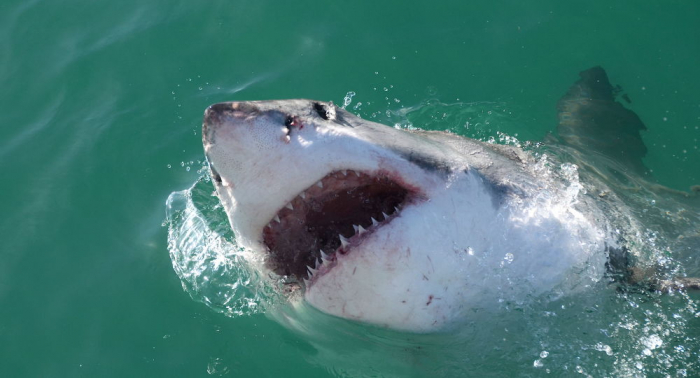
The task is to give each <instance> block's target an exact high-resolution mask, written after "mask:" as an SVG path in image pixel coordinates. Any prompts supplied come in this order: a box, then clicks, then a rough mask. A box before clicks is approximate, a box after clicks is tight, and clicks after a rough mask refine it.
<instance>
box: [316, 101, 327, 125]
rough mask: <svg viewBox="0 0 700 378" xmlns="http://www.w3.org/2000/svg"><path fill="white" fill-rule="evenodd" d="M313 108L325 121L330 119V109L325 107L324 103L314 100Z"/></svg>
mask: <svg viewBox="0 0 700 378" xmlns="http://www.w3.org/2000/svg"><path fill="white" fill-rule="evenodd" d="M314 110H315V111H316V113H318V115H319V116H320V117H321V118H323V119H325V120H326V121H328V120H330V119H331V111H330V110H328V109H327V108H326V106H325V105H323V104H321V103H320V102H314Z"/></svg>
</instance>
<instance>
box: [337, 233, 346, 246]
mask: <svg viewBox="0 0 700 378" xmlns="http://www.w3.org/2000/svg"><path fill="white" fill-rule="evenodd" d="M338 237H339V238H340V245H341V246H342V247H343V248H346V247H347V246H348V239H345V237H344V236H343V235H340V234H338Z"/></svg>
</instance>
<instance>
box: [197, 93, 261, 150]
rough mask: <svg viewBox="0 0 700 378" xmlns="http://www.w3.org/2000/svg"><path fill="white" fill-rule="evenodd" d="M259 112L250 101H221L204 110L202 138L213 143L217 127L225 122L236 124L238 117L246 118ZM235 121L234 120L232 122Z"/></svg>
mask: <svg viewBox="0 0 700 378" xmlns="http://www.w3.org/2000/svg"><path fill="white" fill-rule="evenodd" d="M257 113H258V107H257V106H255V105H254V104H251V103H249V102H220V103H217V104H214V105H210V106H209V107H208V108H207V109H206V110H205V111H204V121H203V123H202V139H203V140H204V141H205V142H209V143H213V142H214V139H215V134H216V129H217V128H219V127H221V126H222V125H224V124H232V125H236V124H239V123H240V122H235V121H236V120H237V119H246V118H249V117H250V116H253V115H255V114H257ZM232 121H233V122H232Z"/></svg>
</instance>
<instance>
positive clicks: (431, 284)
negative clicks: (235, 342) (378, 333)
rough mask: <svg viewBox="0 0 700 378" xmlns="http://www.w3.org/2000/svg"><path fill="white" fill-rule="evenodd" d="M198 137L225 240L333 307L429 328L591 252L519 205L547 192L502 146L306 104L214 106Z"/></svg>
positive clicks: (556, 222) (520, 158) (558, 276)
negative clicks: (227, 233)
mask: <svg viewBox="0 0 700 378" xmlns="http://www.w3.org/2000/svg"><path fill="white" fill-rule="evenodd" d="M203 143H204V149H205V153H206V156H207V160H208V162H209V166H210V170H211V175H212V181H213V182H214V185H215V187H216V191H217V195H218V197H219V198H220V200H221V202H222V204H223V206H224V209H225V210H226V213H227V215H228V218H229V221H230V223H231V226H232V228H233V231H234V233H235V236H236V241H237V242H238V243H239V244H240V245H241V246H243V247H245V248H248V249H250V250H252V251H254V252H256V253H259V254H260V255H261V256H263V257H264V261H265V263H264V265H265V269H269V270H271V271H272V272H274V273H276V274H277V275H279V276H285V277H287V278H288V279H290V280H292V281H296V282H298V283H299V285H300V286H301V287H302V288H303V290H304V291H303V293H304V294H303V295H304V299H305V300H306V301H307V302H308V303H309V304H311V305H312V306H314V307H316V308H318V309H319V310H321V311H323V312H326V313H329V314H332V315H336V316H339V317H343V318H347V319H354V320H359V321H363V322H368V323H372V324H376V325H380V326H386V327H390V328H394V329H400V330H409V331H418V332H425V331H431V330H435V329H440V328H443V327H444V326H446V325H448V324H451V323H453V322H454V321H455V320H456V319H462V318H464V315H465V313H467V312H468V311H470V310H471V309H473V308H475V307H479V306H482V305H483V302H484V299H485V298H491V299H493V298H495V297H498V296H499V295H500V296H502V295H510V294H508V293H513V292H516V291H518V292H519V291H521V290H525V291H527V292H528V293H535V294H536V293H541V292H543V291H545V290H549V289H551V288H553V287H556V286H557V285H559V284H561V282H563V281H566V274H567V271H569V270H570V269H572V267H576V266H579V267H580V266H581V265H582V264H585V263H586V262H587V261H588V259H589V257H590V256H591V255H592V254H593V253H594V251H599V250H601V248H602V247H601V240H600V235H599V232H598V231H599V230H597V229H595V227H593V226H592V225H591V223H590V222H589V221H587V220H586V219H583V218H581V217H578V218H577V217H573V218H572V216H571V214H570V213H567V211H570V210H571V209H564V210H561V209H559V210H557V209H556V206H553V207H551V208H548V209H547V210H539V209H536V208H535V207H528V206H524V205H523V204H527V203H532V202H536V201H538V200H539V201H546V200H547V198H550V199H551V197H552V196H549V195H548V196H544V197H542V198H540V197H539V196H537V193H536V192H535V188H538V187H541V186H542V185H543V183H542V182H540V181H538V179H537V178H536V177H535V176H533V175H532V174H531V173H529V172H528V171H527V169H524V167H526V166H527V162H526V160H527V157H525V156H524V155H523V154H522V153H521V152H518V151H516V150H514V149H513V150H510V149H508V148H507V147H503V146H491V145H488V144H484V143H480V142H477V141H473V140H468V139H465V138H457V137H455V136H452V135H449V134H445V133H427V132H407V131H404V130H399V129H395V128H391V127H387V126H384V125H380V124H376V123H373V122H368V121H366V120H363V119H361V118H359V117H357V116H355V115H353V114H351V113H349V112H347V111H345V110H344V109H341V108H338V107H336V106H334V105H333V104H332V103H324V102H318V101H310V100H284V101H260V102H228V103H219V104H215V105H212V106H210V107H209V108H208V109H207V110H206V111H205V115H204V124H203ZM538 198H539V199H538ZM540 207H541V206H540ZM538 211H543V212H542V213H540V212H538ZM533 212H535V213H536V214H534V213H533ZM533 214H534V215H533ZM572 219H576V220H575V221H572ZM538 232H542V233H541V234H542V235H544V236H540V235H539V234H537V233H538ZM542 238H545V239H546V240H545V239H542ZM601 261H602V260H601ZM515 281H517V285H514V284H512V283H513V282H515Z"/></svg>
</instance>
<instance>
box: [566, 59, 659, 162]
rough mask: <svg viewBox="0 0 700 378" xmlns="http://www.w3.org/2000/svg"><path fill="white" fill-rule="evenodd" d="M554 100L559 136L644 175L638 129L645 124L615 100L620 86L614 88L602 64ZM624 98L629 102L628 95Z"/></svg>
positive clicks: (588, 71) (574, 145) (643, 151)
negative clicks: (555, 101) (557, 113)
mask: <svg viewBox="0 0 700 378" xmlns="http://www.w3.org/2000/svg"><path fill="white" fill-rule="evenodd" d="M579 76H581V79H580V80H578V81H577V82H575V83H574V84H573V85H572V86H571V87H570V88H569V90H568V92H566V94H565V95H564V96H563V97H562V98H561V99H560V100H559V102H558V103H557V110H558V112H559V126H558V127H557V131H558V133H559V137H560V138H561V139H562V140H563V141H564V142H565V143H567V144H568V145H570V146H572V147H575V148H577V149H579V150H581V151H583V152H586V151H590V152H597V153H600V154H603V155H605V156H607V157H609V158H611V159H613V160H615V161H617V162H619V163H621V164H623V165H624V166H626V167H627V168H628V169H629V170H630V171H632V172H635V173H638V174H645V173H647V169H646V167H644V163H643V162H642V158H643V157H644V156H645V155H646V152H647V148H646V146H645V145H644V142H643V141H642V138H641V135H640V134H639V132H640V131H641V130H646V127H645V126H644V124H643V123H642V121H641V120H640V119H639V117H638V116H637V115H636V114H635V113H634V112H633V111H631V110H629V109H627V108H625V107H624V106H623V105H622V104H621V103H619V102H618V101H616V100H615V97H616V95H617V94H618V93H619V92H620V91H621V88H620V87H619V86H618V87H613V86H612V85H611V84H610V81H609V80H608V75H607V74H606V73H605V70H603V68H601V67H593V68H590V69H588V70H585V71H583V72H581V73H580V74H579ZM623 98H624V99H625V100H627V101H628V102H629V98H628V97H627V96H626V95H624V96H623Z"/></svg>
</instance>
